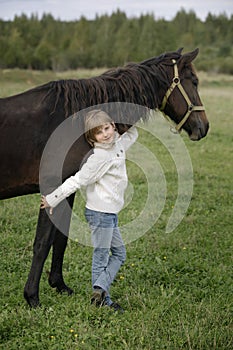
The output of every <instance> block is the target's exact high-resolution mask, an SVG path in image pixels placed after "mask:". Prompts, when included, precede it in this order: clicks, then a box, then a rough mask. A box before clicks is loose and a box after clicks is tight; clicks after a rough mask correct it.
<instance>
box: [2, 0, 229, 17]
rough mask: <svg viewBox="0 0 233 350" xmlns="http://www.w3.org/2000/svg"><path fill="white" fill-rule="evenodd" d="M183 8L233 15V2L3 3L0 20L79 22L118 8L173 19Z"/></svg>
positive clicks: (89, 0)
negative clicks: (47, 16) (33, 17)
mask: <svg viewBox="0 0 233 350" xmlns="http://www.w3.org/2000/svg"><path fill="white" fill-rule="evenodd" d="M181 8H183V9H185V10H186V11H190V10H194V12H195V13H196V15H197V16H198V17H199V18H200V19H202V20H205V18H206V16H207V14H208V13H209V12H210V13H212V14H215V15H219V14H222V13H225V14H227V15H228V16H230V15H231V14H233V0H184V1H182V0H141V1H139V0H116V1H114V0H102V1H101V0H99V1H98V0H0V18H1V19H4V20H9V19H14V16H15V15H21V14H22V13H24V14H26V15H27V16H30V15H31V14H32V13H33V14H37V15H38V16H39V18H40V17H41V15H42V14H43V13H51V14H52V15H53V17H54V18H56V19H58V18H59V19H61V20H66V21H70V20H77V19H79V18H80V17H81V16H82V15H83V16H85V17H86V18H87V19H93V18H95V16H96V14H98V15H102V14H111V13H112V12H114V11H115V10H116V9H120V10H122V11H124V12H125V13H126V14H127V16H128V17H135V16H140V14H146V13H150V14H154V16H155V18H156V19H158V18H165V19H168V20H170V19H172V18H173V17H174V16H175V14H176V13H177V11H179V10H180V9H181Z"/></svg>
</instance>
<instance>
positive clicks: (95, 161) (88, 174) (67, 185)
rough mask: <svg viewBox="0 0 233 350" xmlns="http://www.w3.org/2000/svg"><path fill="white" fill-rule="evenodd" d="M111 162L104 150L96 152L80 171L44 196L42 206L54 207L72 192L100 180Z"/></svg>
mask: <svg viewBox="0 0 233 350" xmlns="http://www.w3.org/2000/svg"><path fill="white" fill-rule="evenodd" d="M109 166H111V163H110V162H109V161H108V158H106V157H105V154H103V152H101V151H100V152H98V151H97V152H96V153H94V154H92V155H91V156H90V157H89V158H88V160H87V162H86V163H85V164H84V165H83V167H82V168H81V170H80V171H78V172H77V173H76V174H75V175H74V176H70V177H69V178H68V179H67V180H66V181H65V182H64V183H63V184H62V185H61V186H59V187H58V188H57V189H56V190H54V191H53V192H52V193H50V194H48V195H46V196H44V197H43V196H42V199H41V201H42V204H41V205H42V206H41V208H42V209H44V208H47V207H50V208H54V207H56V206H57V205H58V204H59V203H60V202H62V201H63V200H64V199H65V198H66V197H69V196H70V195H71V194H72V193H74V192H76V191H77V190H78V189H80V188H81V187H83V186H87V185H89V184H91V183H94V182H96V181H98V179H100V178H101V177H102V176H103V175H104V174H105V173H106V171H108V169H109Z"/></svg>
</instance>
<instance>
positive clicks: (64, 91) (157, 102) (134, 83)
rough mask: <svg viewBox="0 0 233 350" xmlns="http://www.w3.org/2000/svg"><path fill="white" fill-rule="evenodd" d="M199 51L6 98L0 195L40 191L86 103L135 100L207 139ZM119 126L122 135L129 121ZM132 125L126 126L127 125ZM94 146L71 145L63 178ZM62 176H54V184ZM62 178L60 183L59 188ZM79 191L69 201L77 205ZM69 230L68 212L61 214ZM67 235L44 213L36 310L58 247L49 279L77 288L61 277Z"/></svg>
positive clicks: (33, 287)
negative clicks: (65, 129)
mask: <svg viewBox="0 0 233 350" xmlns="http://www.w3.org/2000/svg"><path fill="white" fill-rule="evenodd" d="M197 54H198V49H196V50H194V51H193V52H190V53H186V54H183V55H182V54H181V50H178V51H177V52H171V53H166V54H163V55H161V56H159V57H154V58H150V59H148V60H145V61H143V62H141V63H138V64H134V63H131V64H128V65H126V66H125V67H123V68H118V69H115V70H111V71H108V72H106V73H104V74H102V75H100V76H98V77H95V78H90V79H80V80H62V81H53V82H49V83H47V84H45V85H42V86H39V87H36V88H34V89H31V90H29V91H26V92H24V93H21V94H18V95H15V96H11V97H8V98H3V99H0V132H1V137H0V159H1V161H0V173H1V178H0V199H6V198H11V197H15V196H20V195H26V194H30V193H36V192H39V167H40V160H41V156H42V153H43V149H44V147H45V145H46V143H47V141H48V139H49V137H50V135H51V134H52V132H53V131H54V130H55V129H56V128H57V127H58V125H60V124H61V123H62V122H63V121H64V118H66V117H68V116H69V115H72V114H74V113H75V112H77V111H80V110H83V109H85V108H87V107H90V106H94V105H97V104H102V103H108V102H129V103H132V104H137V105H141V106H145V107H148V108H149V109H157V110H161V111H163V113H164V114H166V115H167V116H169V117H170V118H171V119H172V120H173V121H174V122H175V123H176V124H177V129H179V130H180V129H181V128H182V129H184V130H185V131H186V132H187V133H188V135H189V137H190V139H191V140H199V139H201V138H203V137H204V136H205V135H206V134H207V131H208V120H207V117H206V115H205V111H204V108H203V106H202V103H201V100H200V97H199V95H198V92H197V86H198V78H197V76H196V74H195V71H194V68H193V66H192V61H193V60H194V58H195V57H196V56H197ZM136 121H137V120H133V121H132V119H131V120H128V119H127V118H126V119H125V120H122V125H121V123H118V128H119V132H120V133H122V132H123V131H124V130H125V129H124V127H125V126H124V124H127V125H128V124H130V125H131V124H133V123H134V122H136ZM126 127H127V126H126ZM89 150H90V148H89V145H88V144H87V142H86V141H85V139H84V137H83V136H81V137H80V138H79V139H78V140H77V141H76V142H75V144H74V145H73V147H71V149H70V152H69V154H68V156H67V158H66V161H65V164H64V169H63V170H64V171H63V173H64V178H66V177H68V176H70V175H71V174H73V173H75V172H76V171H77V170H78V169H79V166H80V163H81V162H82V159H83V157H84V156H85V155H86V154H87V152H88V151H89ZM53 177H54V178H55V174H51V182H53ZM55 185H56V181H54V186H55ZM73 200H74V196H71V197H70V198H68V202H69V204H70V206H71V207H72V205H73ZM59 215H60V216H61V220H64V222H65V225H66V230H67V231H68V230H69V220H70V217H67V215H66V213H64V212H61V213H60V214H59ZM66 244H67V236H66V235H64V234H62V233H61V232H60V231H59V230H58V229H57V228H56V227H55V226H54V225H53V223H52V222H51V221H50V219H49V216H48V215H47V213H46V211H45V210H40V212H39V218H38V224H37V230H36V237H35V241H34V247H33V260H32V265H31V270H30V273H29V276H28V280H27V283H26V285H25V289H24V297H25V298H26V300H27V302H28V304H29V305H30V306H32V307H36V306H38V305H39V282H40V277H41V273H42V269H43V266H44V262H45V260H46V258H47V255H48V253H49V250H50V248H51V246H53V256H52V266H51V271H50V275H49V284H50V285H51V287H54V288H57V290H58V291H59V292H67V293H68V294H71V293H72V290H71V289H70V288H69V287H68V286H67V285H66V284H65V282H64V280H63V275H62V265H63V257H64V252H65V249H66Z"/></svg>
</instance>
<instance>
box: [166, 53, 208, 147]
mask: <svg viewBox="0 0 233 350" xmlns="http://www.w3.org/2000/svg"><path fill="white" fill-rule="evenodd" d="M198 51H199V50H198V49H196V50H194V51H192V52H189V53H186V54H184V55H181V50H178V53H179V54H180V56H179V57H178V58H177V57H176V58H175V59H173V58H171V59H170V64H169V66H168V65H167V62H166V63H165V64H166V67H167V69H166V70H167V72H168V77H169V87H168V89H167V91H165V94H164V95H163V98H162V102H161V106H160V110H161V111H162V112H163V113H164V114H165V115H166V116H169V117H170V118H171V119H172V120H173V121H174V122H175V123H176V127H175V130H176V131H178V132H179V131H180V130H181V129H184V130H185V131H186V132H187V133H188V135H189V137H190V139H191V140H193V141H198V140H200V139H201V138H203V137H205V136H206V134H207V132H208V128H209V122H208V120H207V117H206V114H205V109H204V107H203V105H202V102H201V99H200V97H199V94H198V78H197V75H196V73H195V71H194V68H193V65H192V61H193V60H194V59H195V58H196V56H197V54H198Z"/></svg>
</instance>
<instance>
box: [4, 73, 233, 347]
mask: <svg viewBox="0 0 233 350" xmlns="http://www.w3.org/2000/svg"><path fill="white" fill-rule="evenodd" d="M99 72H100V71H98V72H88V71H85V72H83V71H80V72H69V73H66V75H65V74H64V73H63V74H60V75H55V74H54V73H51V72H44V73H41V72H30V71H19V70H11V71H0V96H1V97H4V96H8V95H10V94H14V93H17V92H21V91H23V90H25V89H28V88H30V87H32V86H35V85H37V84H41V83H43V82H46V81H48V80H51V79H54V78H55V79H58V78H59V79H60V78H65V77H66V76H67V77H72V78H77V77H80V76H88V75H91V74H98V73H99ZM199 78H200V80H201V86H200V94H201V97H202V100H203V103H204V104H205V106H206V112H207V116H208V118H209V121H210V125H211V127H210V132H209V134H208V136H207V137H206V138H205V139H203V140H201V141H199V142H197V143H194V142H191V141H189V140H188V138H187V136H186V135H185V134H183V136H182V137H183V139H184V142H185V144H186V147H187V149H188V151H189V154H190V156H191V159H192V165H193V173H194V190H193V196H192V200H191V203H190V206H189V209H188V211H187V214H186V216H185V217H184V219H183V220H182V222H181V223H180V225H179V226H178V227H177V228H176V229H175V230H174V231H173V232H172V233H169V234H168V233H165V226H166V223H167V220H168V218H169V216H170V214H171V210H172V207H173V206H174V203H175V200H176V192H177V174H176V171H175V167H174V164H173V163H172V161H171V158H170V156H169V154H168V153H167V152H166V150H164V147H163V146H162V145H161V144H159V142H155V140H154V138H153V137H151V136H150V135H149V134H146V133H145V132H140V140H141V142H142V143H143V142H144V143H145V144H146V146H147V147H148V148H149V149H150V150H151V151H152V152H154V154H156V157H157V158H158V159H159V161H160V162H161V166H162V168H163V170H164V174H165V177H166V182H167V190H168V192H167V198H166V204H165V207H164V210H163V212H162V214H161V216H160V218H159V220H158V221H157V222H156V223H155V224H154V225H153V227H152V228H151V229H150V230H149V231H148V232H147V233H146V234H145V235H144V236H143V237H141V238H140V239H138V240H136V241H134V242H132V243H130V244H128V245H127V261H126V263H125V265H124V266H123V267H122V269H121V271H120V274H119V275H118V277H117V279H116V281H115V282H114V285H113V287H112V297H113V298H114V299H116V300H117V301H118V302H119V303H120V304H121V305H122V306H123V307H124V309H125V313H124V314H122V315H119V314H115V313H112V312H110V311H109V310H107V309H105V308H101V309H95V308H94V307H92V306H90V302H89V298H90V292H91V286H90V279H91V256H92V250H91V248H90V247H86V246H83V245H81V244H79V243H78V242H75V241H73V240H69V244H68V247H67V250H66V255H65V262H64V277H65V280H66V282H67V284H68V285H69V286H70V287H72V288H73V289H74V291H75V294H74V295H73V296H72V297H68V296H66V295H58V294H57V293H56V291H55V290H52V289H51V288H50V287H49V286H48V283H47V274H46V271H48V270H49V268H50V261H51V256H49V258H48V259H47V261H46V265H45V268H44V272H43V275H42V279H41V284H40V298H41V303H42V307H41V308H39V309H36V310H31V309H29V307H28V306H27V305H26V302H25V301H24V299H23V288H24V284H25V282H26V279H27V275H28V272H29V268H30V263H31V258H32V245H33V240H34V235H35V229H36V223H37V216H38V211H39V202H40V197H39V194H36V195H30V196H25V197H21V198H14V199H9V200H5V201H1V202H0V211H1V215H0V232H1V238H0V242H1V244H0V261H1V274H0V295H1V298H0V312H1V313H0V349H4V350H8V349H9V350H16V349H23V350H32V349H35V350H38V349H39V350H40V349H41V350H42V349H54V350H63V349H64V350H73V349H76V350H78V349H80V350H81V349H83V350H84V349H86V350H90V349H106V350H108V349H112V350H118V349H129V350H134V349H135V350H136V349H138V350H140V349H145V350H150V349H151V350H157V349H158V350H162V349H168V350H180V349H189V350H194V349H195V350H200V349H202V350H207V349H210V350H214V349H221V350H227V349H233V279H232V262H233V261H232V251H233V245H232V199H233V166H232V151H233V149H232V145H233V133H232V132H233V118H232V110H233V98H232V97H233V77H228V76H215V75H212V76H211V75H208V76H207V75H206V74H204V73H201V74H200V75H199ZM161 118H162V117H161ZM129 175H130V177H131V179H132V181H133V183H134V186H135V188H136V189H137V192H138V193H141V194H142V196H143V193H145V192H146V191H147V188H146V184H145V183H144V181H143V176H142V174H140V173H139V174H138V172H137V170H135V169H134V167H133V166H130V164H129ZM79 198H80V197H79V196H78V198H77V201H78V199H79ZM81 201H82V200H80V202H81ZM137 201H138V202H137ZM139 201H140V196H139V198H138V199H137V197H136V200H135V202H136V206H137V204H139ZM76 207H77V208H78V207H79V202H77V203H76ZM139 207H140V206H139ZM127 215H131V212H130V208H126V210H125V211H124V212H123V213H122V214H121V219H122V220H126V219H127Z"/></svg>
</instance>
